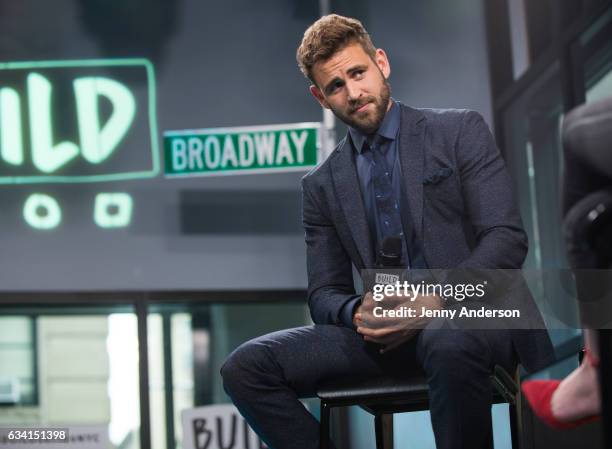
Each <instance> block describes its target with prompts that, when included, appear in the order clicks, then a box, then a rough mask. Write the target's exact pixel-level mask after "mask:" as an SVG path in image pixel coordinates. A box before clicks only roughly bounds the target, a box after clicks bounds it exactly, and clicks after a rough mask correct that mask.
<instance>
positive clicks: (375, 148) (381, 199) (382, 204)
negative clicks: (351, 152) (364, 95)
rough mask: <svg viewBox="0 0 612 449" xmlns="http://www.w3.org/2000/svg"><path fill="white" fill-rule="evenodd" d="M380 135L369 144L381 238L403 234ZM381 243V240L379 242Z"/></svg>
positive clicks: (401, 235)
mask: <svg viewBox="0 0 612 449" xmlns="http://www.w3.org/2000/svg"><path fill="white" fill-rule="evenodd" d="M381 144H382V137H380V136H378V135H377V136H375V137H374V138H373V139H372V142H371V143H370V144H368V145H369V147H370V150H371V151H370V154H371V156H372V173H371V176H372V184H373V186H374V195H375V198H376V208H377V209H378V226H379V229H380V230H381V234H382V239H383V240H384V239H385V237H391V236H400V237H402V240H403V236H404V232H403V229H402V218H401V216H400V210H399V199H398V198H396V197H395V195H394V194H393V184H392V174H393V173H392V170H391V167H389V166H388V164H387V161H386V159H385V156H384V154H382V151H381ZM380 243H382V240H381V242H380Z"/></svg>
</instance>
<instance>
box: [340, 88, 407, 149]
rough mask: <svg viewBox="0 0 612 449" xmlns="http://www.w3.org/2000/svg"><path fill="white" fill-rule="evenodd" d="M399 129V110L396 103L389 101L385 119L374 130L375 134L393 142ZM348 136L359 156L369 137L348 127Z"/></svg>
mask: <svg viewBox="0 0 612 449" xmlns="http://www.w3.org/2000/svg"><path fill="white" fill-rule="evenodd" d="M399 127H400V108H399V105H398V104H397V102H396V101H395V100H393V99H391V108H390V109H389V110H388V111H387V113H386V114H385V118H384V119H383V121H382V123H381V124H380V126H379V127H378V130H376V133H375V134H378V135H379V136H381V137H384V138H386V139H388V140H395V138H396V137H397V131H398V130H399ZM349 134H350V136H351V140H352V141H353V145H354V146H355V149H357V152H358V153H360V154H361V152H362V151H363V145H364V143H366V141H367V138H368V137H369V136H368V135H367V134H363V133H362V132H361V131H359V130H357V129H355V128H353V127H351V126H349Z"/></svg>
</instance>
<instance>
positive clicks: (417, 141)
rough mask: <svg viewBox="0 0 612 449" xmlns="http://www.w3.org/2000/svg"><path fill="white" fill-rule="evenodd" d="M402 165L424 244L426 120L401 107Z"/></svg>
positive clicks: (416, 226) (406, 186)
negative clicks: (424, 147)
mask: <svg viewBox="0 0 612 449" xmlns="http://www.w3.org/2000/svg"><path fill="white" fill-rule="evenodd" d="M400 110H401V126H400V140H399V146H398V148H399V152H400V164H401V166H402V177H403V178H404V186H405V188H406V195H407V197H408V203H409V206H410V214H411V215H412V219H413V221H414V231H415V234H416V238H417V241H419V242H423V161H424V156H425V155H424V149H423V146H424V139H425V129H426V120H425V116H423V114H421V113H420V112H419V111H417V110H415V109H412V108H409V107H408V106H404V105H401V109H400Z"/></svg>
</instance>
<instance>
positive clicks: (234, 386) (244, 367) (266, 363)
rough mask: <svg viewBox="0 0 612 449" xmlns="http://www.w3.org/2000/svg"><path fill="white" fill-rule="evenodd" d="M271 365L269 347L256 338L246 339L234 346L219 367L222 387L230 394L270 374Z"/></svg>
mask: <svg viewBox="0 0 612 449" xmlns="http://www.w3.org/2000/svg"><path fill="white" fill-rule="evenodd" d="M273 365H274V364H273V361H272V356H271V354H270V353H269V348H267V347H266V346H265V345H263V344H262V343H261V342H259V341H257V339H255V340H250V341H247V342H246V343H243V344H242V345H240V346H239V347H238V348H236V349H235V350H234V351H233V352H232V353H231V354H230V355H229V356H228V358H227V359H226V360H225V363H224V364H223V366H222V367H221V377H222V378H223V388H224V389H225V391H226V393H227V394H229V395H230V396H231V395H232V394H234V393H237V392H239V391H240V390H242V389H243V388H245V387H248V385H249V384H253V383H255V382H257V381H258V380H259V379H261V378H262V377H263V376H266V375H268V374H272V372H271V370H272V369H273Z"/></svg>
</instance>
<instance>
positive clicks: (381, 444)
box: [374, 413, 385, 449]
mask: <svg viewBox="0 0 612 449" xmlns="http://www.w3.org/2000/svg"><path fill="white" fill-rule="evenodd" d="M383 416H384V415H383V414H381V413H376V414H375V415H374V434H375V435H376V449H385V432H384V431H383Z"/></svg>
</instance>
